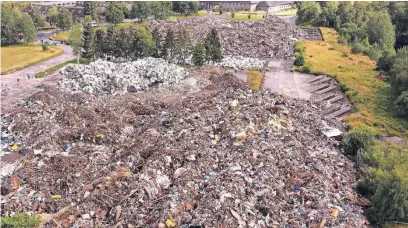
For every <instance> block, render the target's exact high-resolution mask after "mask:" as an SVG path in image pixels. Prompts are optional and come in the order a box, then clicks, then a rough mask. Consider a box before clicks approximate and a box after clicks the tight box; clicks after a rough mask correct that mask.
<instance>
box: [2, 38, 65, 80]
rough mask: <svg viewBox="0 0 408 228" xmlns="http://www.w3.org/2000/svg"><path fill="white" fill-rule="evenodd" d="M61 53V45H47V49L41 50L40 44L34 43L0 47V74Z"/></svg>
mask: <svg viewBox="0 0 408 228" xmlns="http://www.w3.org/2000/svg"><path fill="white" fill-rule="evenodd" d="M62 53H63V49H62V48H61V47H55V46H49V50H48V51H43V50H42V48H41V46H40V45H36V44H29V45H25V44H22V45H11V46H5V47H1V74H4V73H7V72H11V71H15V70H20V69H23V68H24V67H27V66H30V65H33V64H36V63H38V62H42V61H44V60H47V59H50V58H53V57H55V56H58V55H61V54H62Z"/></svg>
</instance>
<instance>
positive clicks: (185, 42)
mask: <svg viewBox="0 0 408 228" xmlns="http://www.w3.org/2000/svg"><path fill="white" fill-rule="evenodd" d="M191 45H192V43H191V39H190V35H189V34H188V33H187V31H186V30H185V29H182V30H180V31H179V33H178V36H177V40H176V45H175V55H176V59H177V62H178V63H181V64H186V59H187V58H188V57H189V56H190V51H191Z"/></svg>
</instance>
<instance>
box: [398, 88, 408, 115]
mask: <svg viewBox="0 0 408 228" xmlns="http://www.w3.org/2000/svg"><path fill="white" fill-rule="evenodd" d="M395 110H396V111H397V113H398V114H399V115H400V116H403V117H408V91H405V92H402V93H401V95H399V96H398V98H397V100H396V101H395Z"/></svg>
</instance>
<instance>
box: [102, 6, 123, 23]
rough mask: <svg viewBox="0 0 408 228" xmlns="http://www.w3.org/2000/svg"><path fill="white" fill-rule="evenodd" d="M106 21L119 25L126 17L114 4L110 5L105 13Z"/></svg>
mask: <svg viewBox="0 0 408 228" xmlns="http://www.w3.org/2000/svg"><path fill="white" fill-rule="evenodd" d="M105 17H106V21H107V22H109V23H112V24H115V25H116V24H119V23H120V22H122V21H123V19H125V15H124V14H123V12H122V10H121V9H119V8H117V7H116V5H115V4H114V3H110V4H109V5H108V6H107V7H106V12H105Z"/></svg>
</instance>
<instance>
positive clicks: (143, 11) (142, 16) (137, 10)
mask: <svg viewBox="0 0 408 228" xmlns="http://www.w3.org/2000/svg"><path fill="white" fill-rule="evenodd" d="M130 15H131V17H132V18H137V19H139V20H140V21H143V20H146V19H147V18H148V17H149V15H150V6H149V4H148V2H139V1H137V2H133V4H132V10H131V11H130Z"/></svg>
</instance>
